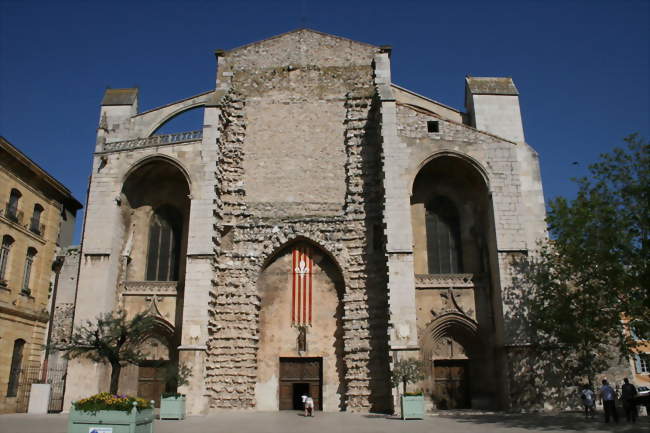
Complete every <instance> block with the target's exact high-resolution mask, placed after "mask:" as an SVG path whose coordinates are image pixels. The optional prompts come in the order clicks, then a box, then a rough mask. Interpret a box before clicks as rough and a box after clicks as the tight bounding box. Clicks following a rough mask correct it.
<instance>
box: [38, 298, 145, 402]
mask: <svg viewBox="0 0 650 433" xmlns="http://www.w3.org/2000/svg"><path fill="white" fill-rule="evenodd" d="M152 327H153V319H152V318H151V317H150V316H148V315H147V314H146V313H139V314H137V315H135V316H134V317H133V318H132V319H130V320H127V318H126V313H125V312H124V311H117V312H112V313H106V314H103V315H100V316H99V317H98V318H97V319H96V320H95V321H91V320H88V321H86V322H84V323H83V324H82V325H81V326H79V327H77V328H76V329H75V330H74V331H73V333H72V336H71V337H70V339H69V341H68V342H60V343H56V344H54V345H53V346H52V347H51V350H53V351H57V350H58V351H63V352H65V355H64V356H65V358H66V359H74V358H80V357H86V358H88V359H91V360H93V361H95V362H108V363H109V364H110V365H111V385H110V392H111V394H117V387H118V383H119V380H120V372H121V370H122V364H123V363H130V364H138V363H139V362H141V361H142V360H143V359H144V357H145V354H144V352H143V351H142V350H141V349H140V347H139V346H140V343H141V341H142V339H143V338H144V337H145V336H146V335H147V334H148V333H149V332H150V331H151V328H152Z"/></svg>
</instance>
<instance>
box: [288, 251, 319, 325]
mask: <svg viewBox="0 0 650 433" xmlns="http://www.w3.org/2000/svg"><path fill="white" fill-rule="evenodd" d="M313 267H314V261H313V259H312V258H311V250H310V248H309V247H296V248H294V249H293V263H292V267H291V272H292V273H293V287H292V291H291V324H292V325H311V306H312V269H313Z"/></svg>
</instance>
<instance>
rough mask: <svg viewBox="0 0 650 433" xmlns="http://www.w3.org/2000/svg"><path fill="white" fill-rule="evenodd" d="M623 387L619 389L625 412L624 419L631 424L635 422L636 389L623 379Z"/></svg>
mask: <svg viewBox="0 0 650 433" xmlns="http://www.w3.org/2000/svg"><path fill="white" fill-rule="evenodd" d="M623 382H624V383H623V386H622V387H621V400H623V410H624V411H625V419H626V420H627V421H628V422H630V421H632V422H633V423H634V422H636V403H635V402H634V397H635V396H636V387H635V386H634V385H632V384H631V383H630V381H629V380H627V377H626V378H625V379H623Z"/></svg>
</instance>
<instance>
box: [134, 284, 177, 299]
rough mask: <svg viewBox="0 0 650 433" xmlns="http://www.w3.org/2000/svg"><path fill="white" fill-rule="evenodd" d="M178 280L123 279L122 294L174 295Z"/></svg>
mask: <svg viewBox="0 0 650 433" xmlns="http://www.w3.org/2000/svg"><path fill="white" fill-rule="evenodd" d="M178 289H179V282H178V281H124V283H123V292H122V294H123V295H124V296H151V295H158V296H176V295H177V294H178Z"/></svg>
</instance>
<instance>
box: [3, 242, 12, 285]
mask: <svg viewBox="0 0 650 433" xmlns="http://www.w3.org/2000/svg"><path fill="white" fill-rule="evenodd" d="M13 243H14V239H13V238H12V237H11V236H9V235H4V236H3V237H2V246H1V247H0V285H6V284H7V283H6V278H7V266H8V265H7V264H8V263H9V253H10V252H11V245H13Z"/></svg>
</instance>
